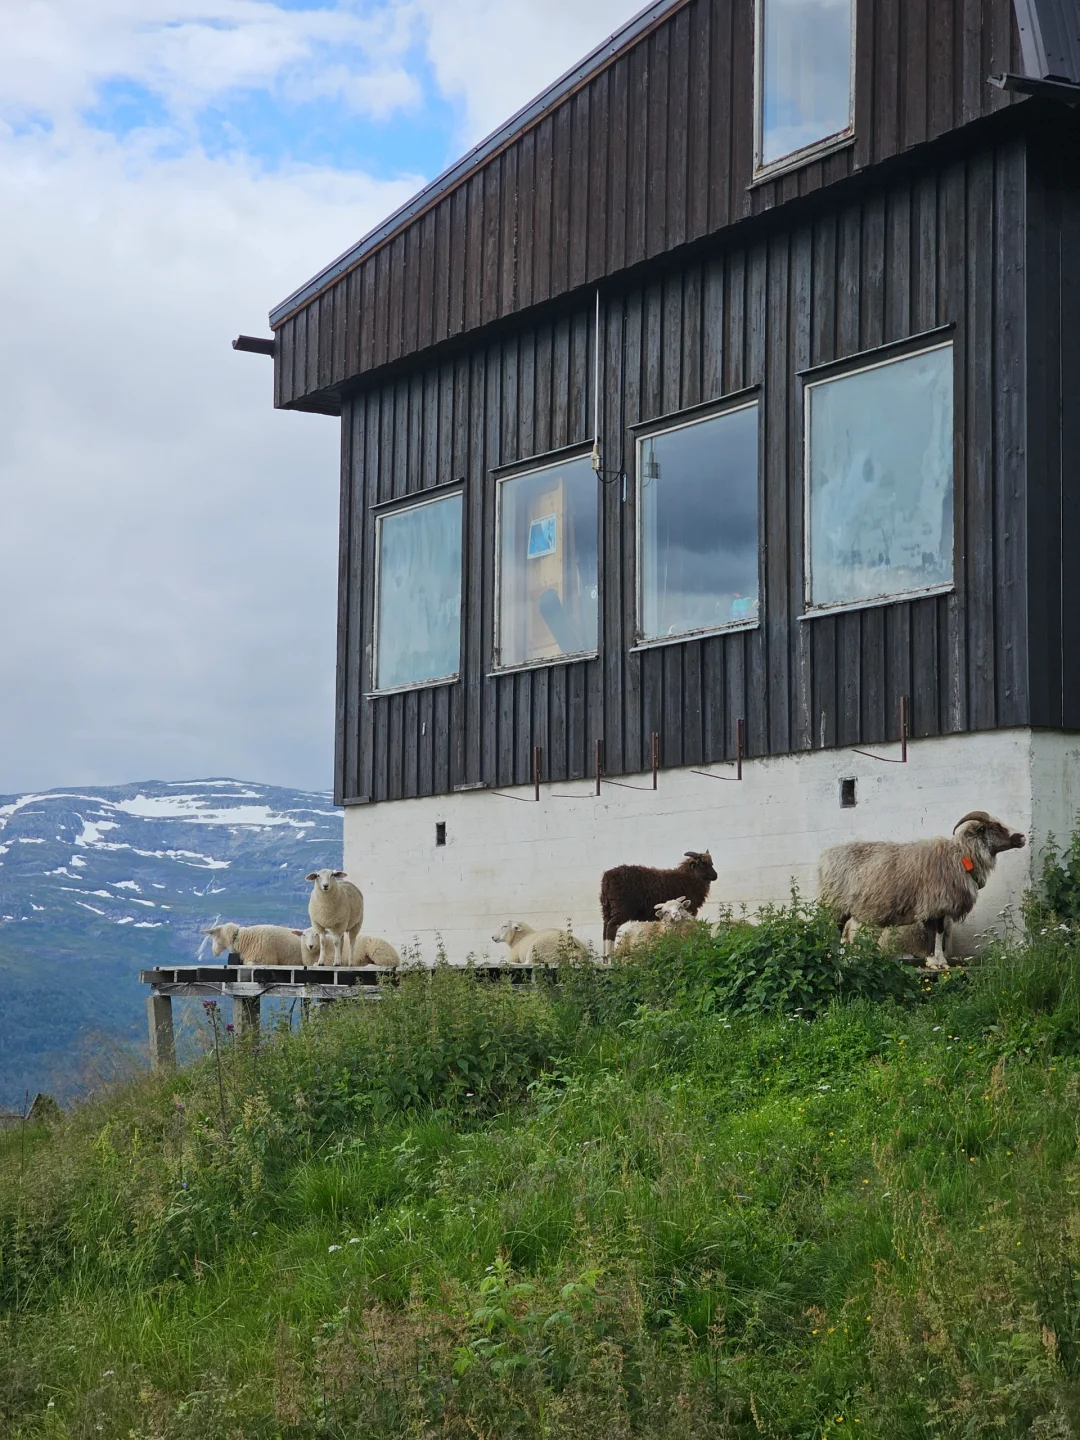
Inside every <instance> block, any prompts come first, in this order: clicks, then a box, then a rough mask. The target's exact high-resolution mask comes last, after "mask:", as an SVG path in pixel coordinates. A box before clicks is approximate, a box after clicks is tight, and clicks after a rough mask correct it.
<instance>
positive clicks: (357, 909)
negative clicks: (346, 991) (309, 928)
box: [307, 870, 364, 965]
mask: <svg viewBox="0 0 1080 1440" xmlns="http://www.w3.org/2000/svg"><path fill="white" fill-rule="evenodd" d="M307 878H308V879H309V880H310V881H311V882H312V883H311V894H310V896H309V897H308V916H309V917H310V919H311V923H312V925H313V927H314V928H315V929H316V930H317V931H318V932H319V939H320V946H321V950H322V956H323V963H324V964H325V963H326V960H325V957H326V952H327V949H329V950H330V951H331V960H330V963H331V965H348V964H349V963H350V962H351V959H352V947H353V944H354V943H355V941H356V937H357V935H359V933H360V926H361V925H362V924H363V923H364V897H363V895H361V893H360V891H359V890H358V889H357V888H356V886H355V885H354V884H353V883H352V881H351V880H346V878H345V871H344V870H313V871H312V872H311V874H310V875H309V876H308V877H307ZM346 935H348V937H349V944H348V947H347V948H346V946H345V936H346ZM327 942H329V944H328V943H327Z"/></svg>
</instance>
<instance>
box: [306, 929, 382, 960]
mask: <svg viewBox="0 0 1080 1440" xmlns="http://www.w3.org/2000/svg"><path fill="white" fill-rule="evenodd" d="M300 944H301V947H302V949H303V952H304V964H305V965H318V964H319V962H320V961H321V959H322V937H321V936H320V934H319V932H318V931H317V930H316V929H315V927H314V926H313V925H312V926H309V927H308V929H307V930H305V931H304V933H303V935H302V936H301V937H300ZM352 964H354V965H382V966H385V967H386V968H387V969H393V967H394V966H395V965H400V964H401V956H400V955H399V954H398V952H397V951H396V950H395V949H394V947H393V946H392V945H391V944H390V942H389V940H381V939H380V938H379V936H378V935H358V936H357V937H356V939H355V940H354V941H353V946H352Z"/></svg>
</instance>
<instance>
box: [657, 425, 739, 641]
mask: <svg viewBox="0 0 1080 1440" xmlns="http://www.w3.org/2000/svg"><path fill="white" fill-rule="evenodd" d="M637 473H638V592H639V595H638V617H639V619H638V624H639V628H640V637H639V638H640V639H641V640H642V641H645V642H648V641H655V640H664V639H667V638H668V637H669V636H675V635H691V634H694V633H695V632H696V631H700V630H719V629H723V628H725V627H726V626H730V625H745V624H753V623H754V622H755V621H756V620H757V614H758V571H759V566H758V406H757V403H756V401H755V402H751V403H750V404H748V405H740V406H739V407H738V408H735V409H729V410H726V411H723V412H721V413H720V414H716V413H715V412H714V413H713V414H711V415H708V416H705V417H704V418H702V419H700V420H692V421H687V422H684V423H683V424H681V425H677V426H670V427H668V428H667V429H663V430H652V431H650V432H649V433H647V434H643V435H639V437H638V442H637Z"/></svg>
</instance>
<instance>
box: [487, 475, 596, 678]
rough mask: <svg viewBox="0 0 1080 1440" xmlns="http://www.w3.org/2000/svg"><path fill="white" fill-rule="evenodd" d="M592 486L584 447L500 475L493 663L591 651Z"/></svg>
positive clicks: (593, 578)
mask: <svg viewBox="0 0 1080 1440" xmlns="http://www.w3.org/2000/svg"><path fill="white" fill-rule="evenodd" d="M597 486H598V482H597V478H596V472H595V470H594V469H593V468H592V462H591V460H590V458H589V456H588V455H580V456H578V457H576V458H574V459H570V460H566V461H563V462H561V463H557V464H553V465H545V466H544V467H543V468H542V469H538V470H530V471H527V472H526V473H524V474H517V475H511V476H507V477H505V478H503V479H500V480H499V481H498V488H497V494H498V519H497V524H498V542H497V545H498V560H499V573H498V578H497V582H496V584H497V599H496V607H495V664H496V665H497V666H499V667H501V668H504V669H505V668H506V667H507V666H517V665H534V664H542V663H544V662H547V663H549V664H550V663H551V662H552V661H555V660H560V659H563V658H565V657H567V656H573V655H588V654H593V653H595V651H596V634H597V578H596V530H597Z"/></svg>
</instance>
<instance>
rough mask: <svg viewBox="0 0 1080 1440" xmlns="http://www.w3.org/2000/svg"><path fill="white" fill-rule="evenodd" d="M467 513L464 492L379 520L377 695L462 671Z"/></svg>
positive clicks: (445, 677) (394, 513)
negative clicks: (463, 521)
mask: <svg viewBox="0 0 1080 1440" xmlns="http://www.w3.org/2000/svg"><path fill="white" fill-rule="evenodd" d="M461 515H462V497H461V495H460V494H457V495H448V496H447V497H446V498H445V499H443V500H433V501H428V502H426V503H425V504H422V505H415V506H412V507H411V508H409V509H407V510H398V511H394V512H393V513H391V514H389V515H383V516H381V517H380V519H379V522H378V551H379V558H378V577H379V580H378V591H379V594H378V607H379V608H378V633H377V634H376V637H375V647H376V662H375V688H376V689H377V690H392V689H396V688H397V687H398V686H401V685H418V684H422V683H423V682H424V681H427V680H445V679H448V678H450V677H452V676H454V675H456V674H457V672H458V666H459V663H460V652H461Z"/></svg>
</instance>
